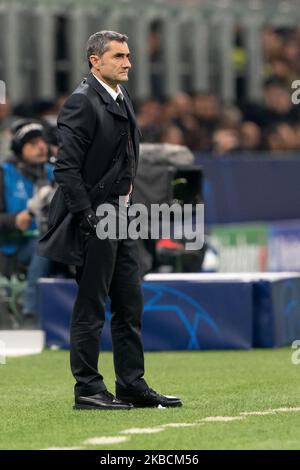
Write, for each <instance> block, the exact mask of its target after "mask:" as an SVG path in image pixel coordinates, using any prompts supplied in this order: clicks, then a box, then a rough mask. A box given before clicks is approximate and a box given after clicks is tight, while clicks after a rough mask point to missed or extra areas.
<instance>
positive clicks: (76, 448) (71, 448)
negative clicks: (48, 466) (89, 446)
mask: <svg viewBox="0 0 300 470" xmlns="http://www.w3.org/2000/svg"><path fill="white" fill-rule="evenodd" d="M81 449H82V447H48V449H44V450H81Z"/></svg>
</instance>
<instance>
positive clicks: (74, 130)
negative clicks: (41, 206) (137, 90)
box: [38, 74, 139, 266]
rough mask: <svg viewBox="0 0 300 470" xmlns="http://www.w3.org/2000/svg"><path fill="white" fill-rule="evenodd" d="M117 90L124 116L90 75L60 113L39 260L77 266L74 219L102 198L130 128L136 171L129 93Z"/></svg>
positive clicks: (136, 137) (80, 250) (136, 136)
mask: <svg viewBox="0 0 300 470" xmlns="http://www.w3.org/2000/svg"><path fill="white" fill-rule="evenodd" d="M121 89H122V92H123V94H124V98H125V102H126V106H127V109H128V116H125V115H124V114H123V112H122V110H121V109H120V108H119V106H118V105H117V103H116V102H115V101H114V100H113V98H112V97H111V96H110V94H109V93H108V92H107V91H106V90H105V88H104V87H103V86H102V85H101V84H100V83H99V82H98V80H96V78H95V77H94V76H93V75H92V74H89V75H88V77H87V78H86V79H84V80H83V81H82V82H81V84H80V85H79V86H78V87H77V88H76V90H75V91H74V92H73V93H72V95H71V96H70V97H69V98H68V99H67V100H66V102H65V104H64V105H63V107H62V109H61V112H60V114H59V116H58V121H57V125H58V140H59V151H58V159H57V163H56V164H55V170H54V176H55V179H56V181H57V183H58V185H59V186H58V189H57V191H56V193H55V195H54V198H53V200H52V202H51V206H50V212H49V230H48V232H47V233H46V234H45V235H44V236H43V237H42V238H41V240H40V242H39V247H38V253H39V254H40V255H41V256H45V257H47V258H50V259H52V260H55V261H58V262H61V263H65V264H73V265H78V266H80V265H82V263H83V240H82V235H81V234H80V232H79V230H78V226H77V223H76V221H75V217H74V216H73V215H74V214H75V213H76V212H79V211H81V210H84V209H87V208H89V207H93V208H96V207H97V206H98V205H99V204H100V203H101V202H103V201H105V200H106V198H107V196H108V195H109V193H110V188H111V186H112V184H113V182H114V180H115V179H116V177H117V175H118V172H119V170H120V167H121V164H122V161H123V159H124V158H125V153H126V147H127V142H128V133H129V132H130V125H131V129H133V135H132V138H133V145H134V152H135V160H136V162H135V169H137V165H138V158H139V130H138V128H137V126H136V120H135V115H134V110H133V107H132V104H131V101H130V98H129V95H128V93H127V91H126V89H125V88H124V87H121ZM134 176H135V175H134Z"/></svg>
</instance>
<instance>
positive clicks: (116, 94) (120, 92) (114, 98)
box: [93, 74, 124, 101]
mask: <svg viewBox="0 0 300 470" xmlns="http://www.w3.org/2000/svg"><path fill="white" fill-rule="evenodd" d="M93 75H94V74H93ZM94 77H95V78H96V80H98V82H99V83H100V84H101V85H102V86H103V88H105V90H106V91H107V92H108V93H109V94H110V96H111V97H112V99H113V100H114V101H116V99H117V96H118V95H119V94H121V95H122V97H123V98H124V95H123V93H122V91H121V88H120V87H119V85H117V91H115V90H113V89H112V88H111V87H110V86H109V85H107V83H105V82H103V81H102V80H100V78H98V77H96V75H94Z"/></svg>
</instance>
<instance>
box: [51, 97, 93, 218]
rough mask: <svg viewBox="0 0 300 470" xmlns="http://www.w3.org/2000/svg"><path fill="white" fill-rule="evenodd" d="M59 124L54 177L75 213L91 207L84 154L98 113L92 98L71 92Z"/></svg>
mask: <svg viewBox="0 0 300 470" xmlns="http://www.w3.org/2000/svg"><path fill="white" fill-rule="evenodd" d="M57 126H58V144H59V150H58V157H57V162H56V164H55V169H54V177H55V180H56V181H57V183H58V184H59V186H60V187H61V189H62V192H63V195H64V198H65V203H66V206H67V208H68V210H69V211H70V212H71V213H73V214H74V213H76V212H79V211H82V210H84V209H88V208H90V207H91V201H90V199H89V196H88V193H87V191H86V188H85V186H84V182H83V179H82V168H83V164H84V160H85V156H86V153H87V151H88V148H89V146H90V144H91V142H92V139H93V136H94V132H95V127H96V115H95V111H94V110H93V108H92V104H91V103H90V101H89V99H88V98H87V97H86V96H85V95H83V94H81V93H77V94H76V93H75V94H73V95H71V96H70V97H69V98H68V99H67V101H66V102H65V104H64V105H63V107H62V109H61V111H60V113H59V116H58V120H57Z"/></svg>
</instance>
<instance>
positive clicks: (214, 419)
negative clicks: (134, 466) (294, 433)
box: [46, 407, 300, 450]
mask: <svg viewBox="0 0 300 470" xmlns="http://www.w3.org/2000/svg"><path fill="white" fill-rule="evenodd" d="M297 411H300V407H282V408H273V409H270V410H265V411H242V412H240V414H239V416H207V417H206V418H202V419H200V420H199V421H197V422H195V423H166V424H162V425H161V426H159V427H158V426H157V427H153V428H130V429H124V431H120V432H119V434H132V435H134V434H154V433H158V432H161V431H164V430H165V429H167V428H184V427H192V426H201V425H204V424H205V423H218V422H231V421H241V420H244V419H245V418H246V417H247V416H264V415H269V414H274V413H290V412H297ZM130 439H131V436H114V437H106V436H103V437H92V438H90V439H86V440H85V441H84V442H83V445H89V444H90V445H101V444H119V443H121V442H126V441H128V440H130ZM77 449H81V448H80V447H61V448H60V447H49V449H46V450H77Z"/></svg>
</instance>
